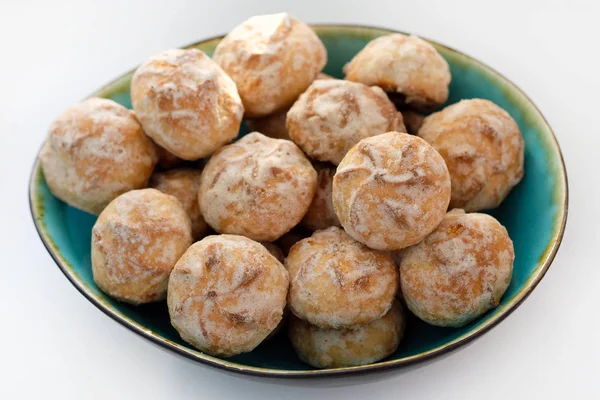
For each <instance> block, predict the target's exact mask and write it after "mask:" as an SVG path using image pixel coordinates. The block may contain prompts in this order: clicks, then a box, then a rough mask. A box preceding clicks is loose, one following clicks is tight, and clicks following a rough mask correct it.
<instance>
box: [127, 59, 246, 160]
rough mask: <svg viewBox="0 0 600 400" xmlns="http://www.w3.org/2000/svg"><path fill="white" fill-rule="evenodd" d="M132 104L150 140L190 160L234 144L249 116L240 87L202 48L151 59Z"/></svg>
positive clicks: (136, 78)
mask: <svg viewBox="0 0 600 400" xmlns="http://www.w3.org/2000/svg"><path fill="white" fill-rule="evenodd" d="M131 103H132V105H133V108H134V110H135V112H136V115H137V117H138V119H139V121H140V123H141V124H142V126H143V127H144V130H145V131H146V133H147V134H148V136H150V137H151V138H152V139H153V140H154V141H155V142H156V143H157V144H158V145H159V146H161V147H163V148H165V149H166V150H168V151H169V152H171V153H173V154H174V155H175V156H177V157H179V158H182V159H184V160H197V159H199V158H202V157H206V156H209V155H210V154H212V153H213V152H214V151H215V150H216V149H218V148H219V147H221V146H223V145H224V144H226V143H229V142H231V141H232V140H233V139H234V138H235V137H236V136H237V134H238V131H239V128H240V124H241V121H242V116H243V114H244V107H243V106H242V101H241V99H240V96H239V94H238V91H237V88H236V86H235V83H234V82H233V81H232V80H231V78H229V76H227V74H226V73H225V72H223V70H222V69H221V68H220V67H219V66H218V65H217V64H216V63H215V62H214V61H212V60H211V59H210V58H209V57H208V56H207V55H206V54H204V53H203V52H201V51H200V50H197V49H190V50H183V49H173V50H167V51H164V52H162V53H159V54H157V55H154V56H152V57H150V59H148V60H147V61H146V62H145V63H144V64H142V65H141V66H140V67H139V68H138V69H137V70H136V71H135V74H134V75H133V78H132V80H131Z"/></svg>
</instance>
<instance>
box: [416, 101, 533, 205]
mask: <svg viewBox="0 0 600 400" xmlns="http://www.w3.org/2000/svg"><path fill="white" fill-rule="evenodd" d="M419 136H420V137H422V138H423V139H425V140H426V141H427V142H429V143H430V144H431V145H432V146H433V147H434V148H435V149H436V150H437V151H439V152H440V154H441V155H442V157H444V160H445V161H446V165H447V166H448V170H449V171H450V179H451V180H452V199H451V201H450V207H451V208H452V207H459V208H463V209H465V210H466V211H479V210H489V209H492V208H496V207H498V206H499V205H500V203H502V201H503V200H504V199H505V198H506V196H507V195H508V193H509V192H510V190H511V189H512V188H513V187H514V186H516V185H517V184H518V183H519V182H520V181H521V179H522V178H523V162H524V147H525V144H524V142H523V137H522V135H521V131H520V130H519V126H518V125H517V123H516V122H515V120H514V119H512V117H511V116H510V115H509V114H508V113H507V112H506V111H504V110H503V109H502V108H500V107H498V106H497V105H496V104H494V103H492V102H491V101H489V100H483V99H471V100H462V101H460V102H458V103H456V104H453V105H451V106H448V107H446V108H444V109H443V110H441V111H439V112H437V113H434V114H431V115H430V116H428V117H427V118H425V120H424V121H423V126H421V128H420V129H419Z"/></svg>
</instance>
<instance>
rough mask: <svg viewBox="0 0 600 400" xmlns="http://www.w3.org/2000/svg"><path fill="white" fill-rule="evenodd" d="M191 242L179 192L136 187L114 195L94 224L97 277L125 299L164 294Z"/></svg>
mask: <svg viewBox="0 0 600 400" xmlns="http://www.w3.org/2000/svg"><path fill="white" fill-rule="evenodd" d="M191 244H192V233H191V226H190V220H189V218H188V216H187V214H186V212H185V210H184V209H183V208H182V207H181V204H180V203H179V201H177V199H176V198H175V197H173V196H169V195H166V194H164V193H161V192H159V191H158V190H155V189H141V190H132V191H130V192H127V193H125V194H122V195H121V196H119V197H117V198H116V199H115V200H113V201H112V202H111V203H110V204H109V205H108V206H107V207H106V208H105V209H104V211H102V213H101V214H100V216H99V217H98V220H97V221H96V223H95V224H94V227H93V229H92V273H93V276H94V282H96V284H97V285H98V287H99V288H100V289H101V290H102V291H103V292H104V293H106V294H108V295H109V296H111V297H113V298H115V299H117V300H121V301H124V302H127V303H131V304H142V303H149V302H152V301H158V300H162V299H164V298H165V295H166V292H167V281H168V279H169V274H170V273H171V270H172V269H173V267H174V266H175V263H176V262H177V260H178V259H179V257H181V255H182V254H183V253H184V252H185V251H186V249H187V248H188V247H189V246H190V245H191Z"/></svg>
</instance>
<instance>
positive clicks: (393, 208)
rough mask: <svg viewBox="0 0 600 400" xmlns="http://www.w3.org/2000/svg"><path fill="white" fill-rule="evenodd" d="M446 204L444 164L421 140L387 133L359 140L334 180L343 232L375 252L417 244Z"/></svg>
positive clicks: (447, 181)
mask: <svg viewBox="0 0 600 400" xmlns="http://www.w3.org/2000/svg"><path fill="white" fill-rule="evenodd" d="M449 201H450V176H449V174H448V169H447V168H446V164H445V163H444V160H443V159H442V157H441V156H440V155H439V153H438V152H437V151H435V149H434V148H433V147H431V146H430V145H429V144H428V143H427V142H425V141H424V140H423V139H421V138H418V137H416V136H412V135H409V134H406V133H398V132H388V133H385V134H382V135H377V136H372V137H370V138H367V139H363V140H362V141H360V142H359V143H358V144H357V145H356V146H354V147H353V148H352V149H351V150H350V151H349V152H348V154H347V155H346V157H344V159H343V160H342V162H341V163H340V165H339V166H338V168H337V172H336V174H335V176H334V178H333V206H334V208H335V211H336V214H337V216H338V217H339V219H340V222H341V224H342V226H343V227H344V229H345V230H346V232H348V234H349V235H350V236H352V237H354V238H355V239H356V240H359V241H361V242H363V243H365V244H367V245H368V246H369V247H371V248H374V249H379V250H399V249H401V248H403V247H407V246H410V245H412V244H415V243H417V242H419V241H420V240H421V239H423V237H425V236H426V235H427V234H428V233H429V232H431V231H432V230H433V229H434V228H435V227H436V226H437V224H438V223H439V222H440V221H441V219H442V218H443V216H444V214H445V212H446V209H447V207H448V203H449Z"/></svg>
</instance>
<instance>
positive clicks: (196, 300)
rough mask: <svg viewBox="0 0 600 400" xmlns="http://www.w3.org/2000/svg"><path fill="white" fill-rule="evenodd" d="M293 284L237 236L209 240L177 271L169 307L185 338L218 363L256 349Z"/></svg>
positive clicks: (194, 248)
mask: <svg viewBox="0 0 600 400" xmlns="http://www.w3.org/2000/svg"><path fill="white" fill-rule="evenodd" d="M288 285H289V278H288V273H287V271H286V269H285V268H284V267H283V265H282V264H281V263H280V262H279V261H277V259H276V258H275V257H273V256H272V255H271V254H270V253H269V252H268V251H267V249H266V248H265V247H264V246H263V245H261V244H260V243H257V242H255V241H253V240H250V239H248V238H245V237H242V236H237V235H218V236H217V235H213V236H207V237H205V238H204V239H202V240H201V241H199V242H196V243H194V244H193V245H192V246H191V247H190V248H189V249H188V250H187V251H186V252H185V254H184V255H183V256H182V257H181V259H180V260H179V261H178V262H177V265H175V268H174V269H173V272H172V273H171V277H170V279H169V290H168V296H167V303H168V307H169V315H170V317H171V324H172V325H173V327H174V328H175V329H176V330H177V331H178V332H179V334H180V335H181V338H182V339H183V340H185V341H186V342H188V343H190V344H191V345H193V346H194V347H196V348H198V349H199V350H201V351H203V352H206V353H208V354H211V355H214V356H220V357H229V356H232V355H235V354H239V353H245V352H248V351H251V350H253V349H254V348H255V347H256V346H258V345H259V344H260V343H261V342H262V341H263V340H264V339H265V338H266V337H267V336H268V335H269V333H270V332H271V331H273V330H274V329H275V327H276V326H277V324H278V323H279V321H280V320H281V318H282V314H283V309H284V307H285V299H286V294H287V291H288Z"/></svg>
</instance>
